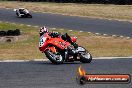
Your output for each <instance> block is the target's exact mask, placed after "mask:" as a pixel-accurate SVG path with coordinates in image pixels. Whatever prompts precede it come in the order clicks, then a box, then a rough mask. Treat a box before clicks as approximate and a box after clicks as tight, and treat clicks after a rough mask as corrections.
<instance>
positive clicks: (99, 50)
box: [0, 23, 132, 60]
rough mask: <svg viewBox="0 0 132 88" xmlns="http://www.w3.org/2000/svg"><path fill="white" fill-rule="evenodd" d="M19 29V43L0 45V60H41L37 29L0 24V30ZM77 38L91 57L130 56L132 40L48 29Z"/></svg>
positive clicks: (131, 53) (131, 54)
mask: <svg viewBox="0 0 132 88" xmlns="http://www.w3.org/2000/svg"><path fill="white" fill-rule="evenodd" d="M9 29H20V30H21V31H22V35H21V38H20V40H19V41H17V42H13V43H0V60H5V59H8V60H10V59H20V60H23V59H26V60H33V59H42V58H45V57H44V55H43V54H42V53H41V52H40V51H39V49H38V41H39V34H38V32H39V30H38V29H39V28H35V27H28V26H25V25H23V26H21V25H19V24H10V23H0V30H9ZM50 31H59V32H61V33H66V32H67V33H68V34H70V35H71V36H77V37H78V41H77V43H78V44H79V45H81V46H84V47H85V48H86V49H87V50H89V51H90V52H91V54H92V55H93V57H102V56H132V46H131V45H132V39H126V38H113V37H110V36H107V37H104V36H96V35H94V34H88V33H87V32H78V31H68V30H60V29H56V30H53V29H50Z"/></svg>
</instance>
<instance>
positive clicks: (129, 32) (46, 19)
mask: <svg viewBox="0 0 132 88" xmlns="http://www.w3.org/2000/svg"><path fill="white" fill-rule="evenodd" d="M32 15H33V18H17V17H16V15H15V12H14V11H13V10H12V9H0V21H8V22H15V23H22V24H29V25H38V26H43V25H45V26H48V27H52V28H64V29H71V30H79V31H87V32H93V33H103V34H109V35H121V36H126V37H132V23H130V22H121V21H115V20H100V19H90V18H87V17H77V16H65V15H59V14H50V13H35V12H32Z"/></svg>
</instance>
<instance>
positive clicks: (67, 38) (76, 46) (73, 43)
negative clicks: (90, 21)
mask: <svg viewBox="0 0 132 88" xmlns="http://www.w3.org/2000/svg"><path fill="white" fill-rule="evenodd" d="M64 36H65V38H66V40H67V41H68V42H69V43H71V45H73V46H74V48H75V49H77V48H78V44H76V43H75V42H72V39H71V37H70V36H69V35H68V34H67V33H66V34H65V35H64Z"/></svg>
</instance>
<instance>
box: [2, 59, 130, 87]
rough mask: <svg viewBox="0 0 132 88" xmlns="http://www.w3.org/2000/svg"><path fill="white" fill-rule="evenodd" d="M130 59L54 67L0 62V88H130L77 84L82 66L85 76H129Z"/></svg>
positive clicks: (28, 63) (38, 63)
mask: <svg viewBox="0 0 132 88" xmlns="http://www.w3.org/2000/svg"><path fill="white" fill-rule="evenodd" d="M131 63H132V58H129V59H127V58H122V59H121V58H118V59H94V60H93V61H92V63H90V64H82V63H77V62H75V63H65V64H62V65H53V64H51V63H50V62H48V61H45V62H42V61H29V62H0V88H131V87H132V83H130V84H86V85H84V86H80V85H78V84H77V83H76V74H77V69H78V67H79V66H80V65H81V66H82V67H83V68H84V69H85V70H86V72H87V74H91V73H93V74H99V73H100V74H112V73H114V74H130V75H132V70H131V67H132V64H131Z"/></svg>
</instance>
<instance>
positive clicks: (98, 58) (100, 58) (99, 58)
mask: <svg viewBox="0 0 132 88" xmlns="http://www.w3.org/2000/svg"><path fill="white" fill-rule="evenodd" d="M123 58H126V59H130V58H131V59H132V56H131V57H97V58H93V59H96V60H102V59H106V60H107V59H123ZM30 61H49V60H48V59H34V60H1V61H0V62H30Z"/></svg>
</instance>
